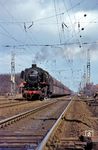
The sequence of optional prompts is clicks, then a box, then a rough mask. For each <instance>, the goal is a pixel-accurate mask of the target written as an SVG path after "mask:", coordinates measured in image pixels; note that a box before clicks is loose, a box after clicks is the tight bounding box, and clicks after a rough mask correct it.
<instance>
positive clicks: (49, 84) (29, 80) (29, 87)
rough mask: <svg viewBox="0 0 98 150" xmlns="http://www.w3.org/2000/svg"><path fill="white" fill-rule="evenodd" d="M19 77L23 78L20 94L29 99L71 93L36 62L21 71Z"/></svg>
mask: <svg viewBox="0 0 98 150" xmlns="http://www.w3.org/2000/svg"><path fill="white" fill-rule="evenodd" d="M21 79H22V80H23V83H22V84H23V86H22V96H23V97H24V98H27V99H29V100H30V99H44V98H47V97H53V96H63V95H69V94H71V90H70V89H68V88H67V87H66V86H64V85H63V84H62V83H61V82H59V81H58V80H56V79H55V78H53V77H52V76H51V75H50V74H49V73H48V72H47V71H45V70H43V69H42V68H39V67H37V65H36V64H32V67H31V68H27V69H25V70H24V71H22V72H21Z"/></svg>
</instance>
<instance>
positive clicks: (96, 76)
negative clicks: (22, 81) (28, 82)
mask: <svg viewBox="0 0 98 150" xmlns="http://www.w3.org/2000/svg"><path fill="white" fill-rule="evenodd" d="M0 12H1V13H0V73H10V68H11V67H10V63H11V51H12V50H13V51H14V52H15V63H16V68H15V69H16V72H21V70H23V69H25V68H27V67H30V66H31V64H32V63H37V65H38V66H39V67H42V68H44V69H46V70H47V71H49V73H50V74H52V75H53V76H55V77H56V78H57V79H58V80H60V81H61V82H63V83H64V84H66V85H67V86H69V87H70V88H72V89H74V90H75V91H76V90H77V89H78V88H79V83H80V82H81V80H82V81H83V74H84V70H85V71H86V65H87V50H88V49H90V61H91V82H93V83H94V84H97V83H98V59H97V57H98V1H97V0H93V1H90V0H3V1H1V0H0Z"/></svg>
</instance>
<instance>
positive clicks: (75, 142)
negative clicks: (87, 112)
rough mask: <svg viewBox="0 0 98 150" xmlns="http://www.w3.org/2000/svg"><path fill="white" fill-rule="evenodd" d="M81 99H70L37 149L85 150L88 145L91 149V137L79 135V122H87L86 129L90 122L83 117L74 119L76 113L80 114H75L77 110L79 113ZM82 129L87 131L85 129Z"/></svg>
mask: <svg viewBox="0 0 98 150" xmlns="http://www.w3.org/2000/svg"><path fill="white" fill-rule="evenodd" d="M74 100H75V102H74ZM79 101H80V100H79V99H76V98H73V100H72V101H70V103H69V104H68V106H67V107H66V109H65V110H64V111H63V113H62V114H61V115H60V117H59V118H58V120H57V121H56V123H55V124H54V126H53V127H52V128H51V130H50V131H49V132H48V133H47V135H46V136H45V137H44V139H43V140H42V142H41V143H40V144H39V146H38V147H37V148H36V150H52V149H54V150H64V149H66V150H85V148H86V147H87V149H89V150H91V149H90V148H91V147H90V148H88V147H89V146H91V145H92V139H91V138H90V137H85V135H83V136H79V135H81V134H80V133H81V128H79V122H80V125H81V127H82V124H85V126H84V128H85V127H86V130H88V126H89V124H86V122H82V118H81V119H80V118H77V117H76V119H74V118H75V116H76V115H77V116H78V114H75V110H76V113H77V105H78V104H79V103H80V102H79ZM81 104H82V103H80V106H81ZM73 111H74V112H73ZM78 113H79V112H78ZM81 115H82V114H81ZM66 117H67V118H68V117H69V118H70V119H66ZM83 121H84V119H83ZM85 121H86V120H85ZM66 130H67V131H66ZM82 130H84V131H85V129H82ZM89 130H91V129H89ZM79 132H80V133H79ZM81 137H82V138H81ZM81 139H82V140H81ZM96 150H97V149H96Z"/></svg>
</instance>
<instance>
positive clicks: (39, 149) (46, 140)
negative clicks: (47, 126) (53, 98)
mask: <svg viewBox="0 0 98 150" xmlns="http://www.w3.org/2000/svg"><path fill="white" fill-rule="evenodd" d="M72 101H73V100H71V101H70V102H69V104H68V106H67V107H66V109H65V110H64V111H63V113H62V114H61V115H60V117H59V118H58V120H57V121H56V123H55V124H54V126H53V127H52V128H51V130H50V131H49V132H48V133H47V135H46V136H45V138H44V139H43V140H42V142H41V143H40V144H39V146H38V147H37V148H36V150H44V149H45V146H46V144H47V142H48V140H49V138H50V137H52V136H53V135H54V133H55V131H56V129H57V128H58V126H59V125H60V123H61V121H62V118H63V116H64V115H65V113H66V112H67V110H68V109H69V107H70V105H71V103H72Z"/></svg>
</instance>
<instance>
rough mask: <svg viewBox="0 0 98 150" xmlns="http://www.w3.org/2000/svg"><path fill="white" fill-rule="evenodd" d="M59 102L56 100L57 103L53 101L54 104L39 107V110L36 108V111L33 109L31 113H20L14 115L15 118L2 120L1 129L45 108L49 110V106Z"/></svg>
mask: <svg viewBox="0 0 98 150" xmlns="http://www.w3.org/2000/svg"><path fill="white" fill-rule="evenodd" d="M57 101H58V100H55V101H53V102H50V103H48V104H45V105H43V106H40V107H37V108H35V109H32V110H29V111H26V112H23V113H20V114H18V115H14V116H12V117H9V118H7V119H4V120H1V121H0V128H2V127H5V126H7V125H10V124H12V123H13V122H15V121H18V120H20V119H22V118H25V117H26V116H29V115H31V114H33V113H36V112H38V111H40V110H42V109H45V108H47V107H48V106H49V105H52V104H54V103H56V102H57Z"/></svg>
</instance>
